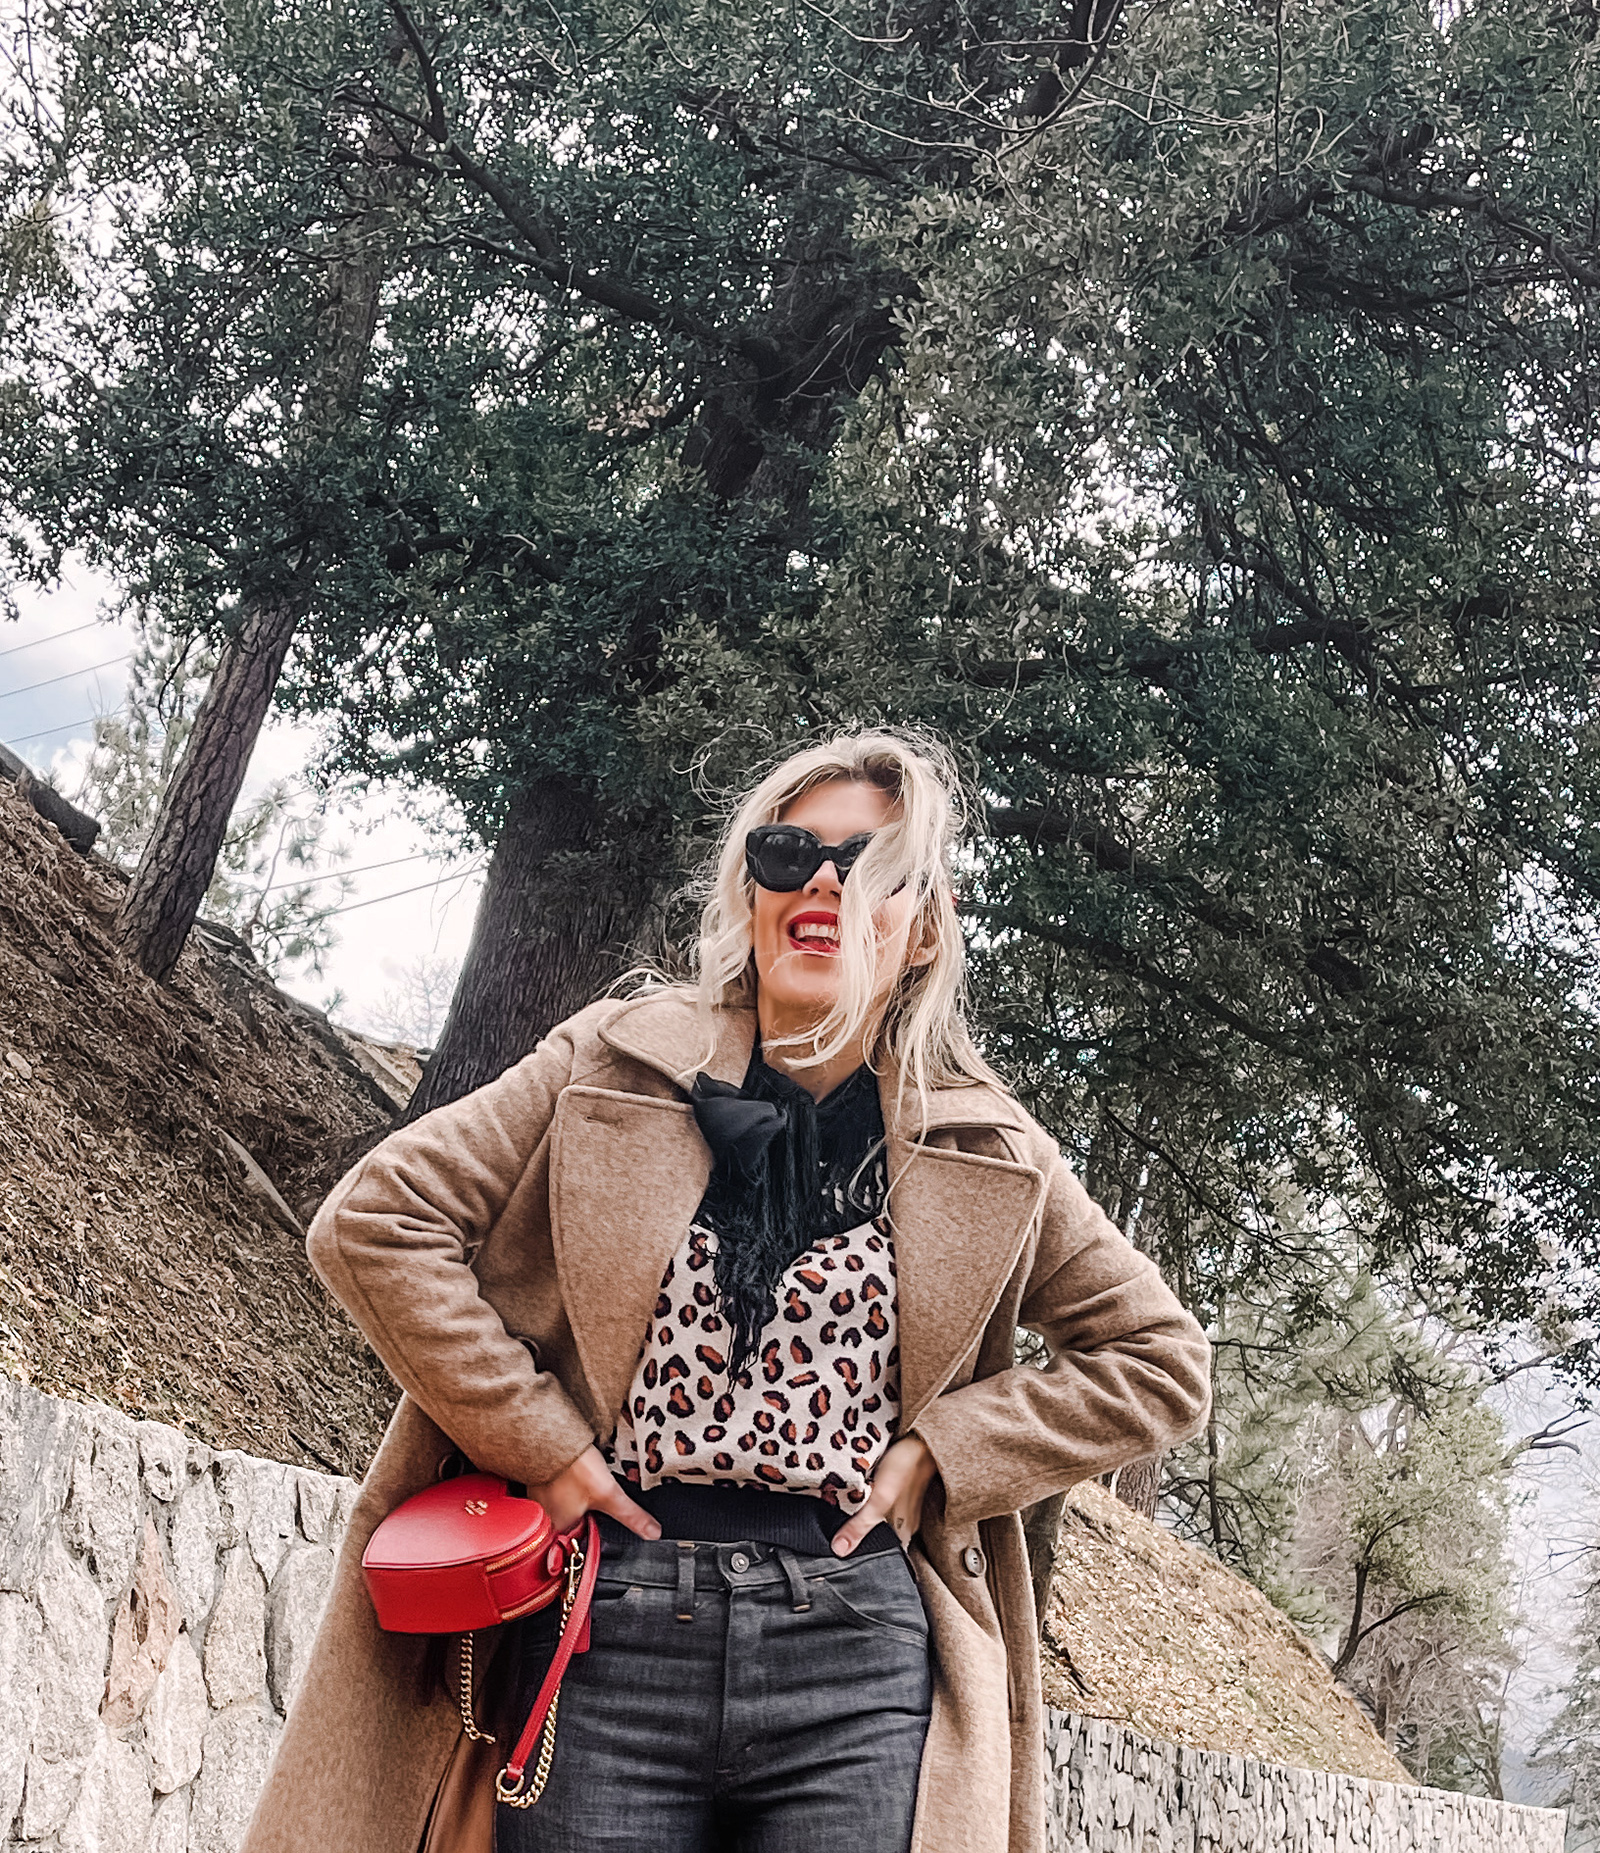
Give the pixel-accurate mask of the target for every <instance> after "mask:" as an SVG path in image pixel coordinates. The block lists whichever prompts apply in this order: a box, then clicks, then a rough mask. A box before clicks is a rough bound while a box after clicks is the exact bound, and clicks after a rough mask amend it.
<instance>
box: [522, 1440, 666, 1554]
mask: <svg viewBox="0 0 1600 1853" xmlns="http://www.w3.org/2000/svg"><path fill="white" fill-rule="evenodd" d="M528 1496H529V1498H531V1499H537V1500H538V1502H539V1504H540V1505H542V1506H543V1507H544V1509H545V1511H546V1512H548V1513H549V1514H550V1522H551V1524H553V1525H554V1526H555V1528H556V1530H557V1531H571V1529H572V1527H573V1526H574V1525H576V1524H577V1522H578V1521H579V1519H581V1518H582V1517H583V1515H584V1513H585V1512H607V1513H609V1514H610V1515H611V1517H612V1518H614V1519H615V1520H616V1521H617V1523H618V1524H619V1525H626V1526H627V1527H628V1529H629V1531H636V1532H637V1533H638V1534H639V1536H640V1537H641V1538H651V1539H654V1538H659V1537H660V1536H661V1527H660V1526H659V1525H658V1524H657V1523H656V1521H655V1520H654V1519H653V1518H652V1517H651V1516H650V1514H649V1513H648V1512H646V1511H645V1509H644V1507H643V1506H640V1505H635V1504H634V1502H633V1501H632V1500H631V1499H630V1498H629V1497H628V1495H627V1494H626V1493H625V1492H623V1490H622V1488H621V1487H620V1486H618V1485H617V1483H616V1481H615V1480H613V1479H612V1477H611V1469H610V1468H609V1467H608V1466H607V1465H606V1463H605V1456H604V1455H603V1454H602V1453H601V1452H600V1450H599V1449H598V1448H594V1447H590V1448H585V1449H584V1451H583V1452H582V1453H581V1454H580V1455H579V1456H578V1458H577V1459H576V1460H575V1461H573V1462H571V1464H570V1465H568V1466H566V1467H563V1468H562V1470H561V1471H560V1473H558V1474H557V1475H556V1477H555V1478H554V1479H553V1480H546V1481H545V1483H544V1485H543V1486H530V1487H529V1488H528Z"/></svg>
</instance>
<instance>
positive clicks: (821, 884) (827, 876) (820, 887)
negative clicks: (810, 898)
mask: <svg viewBox="0 0 1600 1853" xmlns="http://www.w3.org/2000/svg"><path fill="white" fill-rule="evenodd" d="M821 891H831V892H832V893H834V894H842V893H843V892H844V881H843V878H842V877H841V876H840V874H839V871H838V870H837V869H836V868H835V867H834V866H833V864H832V862H824V863H823V865H822V867H821V868H819V869H818V870H817V872H816V874H815V875H813V876H812V877H811V879H810V881H808V882H807V883H806V893H807V894H812V893H817V892H821Z"/></svg>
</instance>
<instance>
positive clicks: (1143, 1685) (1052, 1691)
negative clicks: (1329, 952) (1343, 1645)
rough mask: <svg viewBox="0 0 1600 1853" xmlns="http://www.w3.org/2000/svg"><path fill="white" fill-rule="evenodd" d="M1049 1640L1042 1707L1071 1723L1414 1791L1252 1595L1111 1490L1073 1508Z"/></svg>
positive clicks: (1323, 1673) (1302, 1645)
mask: <svg viewBox="0 0 1600 1853" xmlns="http://www.w3.org/2000/svg"><path fill="white" fill-rule="evenodd" d="M1044 1636H1045V1647H1044V1657H1045V1679H1044V1683H1045V1697H1046V1698H1047V1699H1049V1701H1050V1703H1051V1704H1053V1705H1059V1706H1061V1707H1062V1708H1063V1709H1064V1710H1067V1711H1075V1712H1080V1713H1085V1714H1087V1715H1088V1716H1090V1717H1094V1718H1118V1719H1121V1720H1122V1721H1123V1722H1125V1723H1128V1724H1131V1725H1133V1727H1134V1728H1135V1729H1136V1730H1138V1731H1141V1732H1143V1733H1144V1734H1145V1735H1146V1736H1147V1737H1161V1738H1166V1739H1168V1740H1169V1741H1172V1742H1176V1743H1180V1744H1193V1745H1194V1746H1195V1747H1196V1748H1197V1749H1201V1750H1221V1751H1226V1752H1229V1753H1232V1754H1236V1755H1241V1756H1254V1757H1260V1758H1262V1759H1263V1760H1264V1761H1266V1762H1269V1763H1288V1764H1292V1765H1294V1766H1295V1767H1296V1768H1299V1769H1328V1770H1340V1771H1343V1772H1344V1773H1345V1774H1346V1775H1350V1776H1370V1777H1374V1778H1376V1779H1377V1780H1378V1781H1380V1782H1410V1781H1412V1777H1411V1776H1410V1775H1409V1774H1408V1773H1407V1771H1406V1770H1405V1768H1404V1766H1403V1765H1402V1764H1400V1763H1399V1762H1398V1761H1397V1760H1396V1759H1395V1757H1394V1755H1393V1754H1392V1753H1391V1751H1390V1750H1389V1748H1388V1746H1387V1745H1386V1744H1385V1743H1384V1741H1383V1739H1382V1738H1381V1737H1379V1736H1378V1734H1377V1732H1376V1731H1374V1730H1373V1728H1372V1726H1371V1725H1370V1724H1369V1723H1368V1722H1367V1719H1366V1716H1365V1714H1364V1713H1363V1712H1362V1711H1361V1710H1360V1708H1359V1707H1358V1706H1357V1705H1356V1704H1355V1703H1354V1702H1353V1701H1352V1700H1351V1699H1350V1698H1349V1697H1348V1696H1347V1695H1346V1694H1345V1693H1344V1692H1343V1691H1342V1690H1341V1689H1340V1688H1339V1687H1338V1686H1337V1685H1335V1684H1334V1681H1333V1677H1332V1675H1331V1674H1330V1673H1329V1671H1328V1666H1327V1662H1326V1661H1325V1660H1324V1659H1323V1658H1322V1656H1321V1655H1320V1654H1319V1653H1317V1651H1316V1650H1315V1649H1314V1648H1313V1647H1312V1646H1311V1645H1310V1644H1309V1643H1308V1642H1307V1641H1306V1640H1305V1639H1304V1637H1303V1636H1302V1635H1301V1634H1300V1633H1299V1631H1298V1630H1297V1629H1296V1628H1295V1627H1294V1625H1293V1623H1292V1622H1290V1621H1289V1620H1288V1618H1287V1617H1286V1616H1285V1615H1283V1614H1282V1613H1281V1611H1279V1610H1278V1609H1276V1608H1274V1607H1273V1605H1272V1604H1271V1603H1270V1602H1269V1601H1268V1600H1267V1598H1266V1597H1265V1596H1264V1595H1262V1593H1261V1591H1260V1590H1259V1589H1257V1588H1256V1587H1255V1586H1254V1584H1252V1583H1247V1582H1246V1581H1245V1580H1244V1578H1243V1577H1242V1576H1236V1575H1235V1574H1234V1572H1233V1571H1232V1570H1229V1569H1227V1568H1226V1567H1225V1566H1224V1565H1222V1564H1220V1563H1218V1562H1217V1560H1216V1558H1214V1557H1208V1556H1207V1555H1206V1553H1205V1552H1204V1551H1202V1550H1197V1549H1196V1548H1195V1547H1194V1546H1193V1545H1192V1544H1185V1543H1184V1542H1183V1541H1182V1540H1181V1539H1179V1538H1175V1537H1173V1535H1172V1534H1171V1532H1169V1531H1164V1530H1163V1529H1162V1528H1161V1527H1160V1526H1159V1525H1153V1524H1151V1523H1150V1521H1149V1520H1148V1519H1146V1518H1143V1517H1141V1516H1140V1515H1139V1514H1138V1513H1137V1512H1131V1511H1129V1509H1128V1508H1127V1507H1126V1506H1125V1505H1123V1504H1122V1503H1121V1502H1120V1500H1118V1499H1117V1498H1115V1497H1114V1496H1113V1495H1112V1494H1111V1493H1109V1492H1108V1491H1107V1490H1106V1489H1105V1488H1104V1487H1103V1486H1097V1485H1093V1484H1090V1485H1088V1486H1080V1487H1077V1488H1075V1489H1074V1491H1073V1493H1072V1495H1071V1497H1070V1499H1069V1500H1068V1502H1067V1509H1066V1512H1065V1514H1064V1515H1063V1518H1062V1522H1061V1539H1060V1543H1059V1545H1058V1547H1057V1551H1056V1574H1055V1581H1054V1583H1053V1584H1052V1587H1051V1591H1050V1604H1049V1609H1048V1612H1047V1614H1046V1616H1045V1627H1044Z"/></svg>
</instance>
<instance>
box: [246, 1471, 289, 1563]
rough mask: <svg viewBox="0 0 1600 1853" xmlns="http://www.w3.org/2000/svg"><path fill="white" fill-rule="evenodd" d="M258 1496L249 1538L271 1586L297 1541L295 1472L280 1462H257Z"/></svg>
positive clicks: (248, 1528) (257, 1560)
mask: <svg viewBox="0 0 1600 1853" xmlns="http://www.w3.org/2000/svg"><path fill="white" fill-rule="evenodd" d="M252 1464H253V1465H254V1467H255V1470H256V1473H255V1493H254V1498H253V1501H252V1504H251V1508H250V1523H249V1526H248V1527H247V1530H246V1536H247V1537H248V1538H249V1540H250V1550H251V1553H252V1555H253V1556H254V1557H255V1560H256V1563H257V1564H258V1565H259V1567H260V1570H261V1574H262V1575H263V1576H264V1577H265V1578H266V1580H267V1581H268V1582H269V1583H270V1582H271V1581H272V1579H273V1578H274V1577H275V1576H276V1575H277V1574H278V1565H279V1564H281V1563H282V1562H283V1554H284V1552H285V1551H286V1550H288V1548H289V1544H290V1541H291V1540H292V1539H293V1537H294V1516H295V1506H296V1503H297V1493H296V1485H295V1482H296V1479H297V1475H296V1473H295V1470H294V1468H292V1467H285V1466H281V1465H280V1464H279V1463H278V1462H277V1461H256V1462H254V1463H252Z"/></svg>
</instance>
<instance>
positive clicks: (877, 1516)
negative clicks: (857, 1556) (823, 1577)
mask: <svg viewBox="0 0 1600 1853" xmlns="http://www.w3.org/2000/svg"><path fill="white" fill-rule="evenodd" d="M892 1504H893V1500H892V1498H891V1496H890V1495H889V1494H888V1493H887V1492H885V1491H884V1490H883V1489H881V1488H880V1487H878V1486H876V1485H875V1486H874V1487H873V1489H872V1492H871V1493H870V1495H869V1496H868V1498H867V1503H866V1504H865V1505H864V1506H863V1507H862V1508H861V1510H860V1511H859V1512H858V1513H857V1514H856V1515H855V1517H854V1518H853V1519H851V1521H850V1522H849V1524H848V1525H841V1526H840V1527H839V1529H838V1530H837V1531H836V1532H835V1533H834V1534H833V1546H832V1548H833V1554H834V1556H835V1557H848V1556H849V1555H850V1553H851V1552H852V1551H853V1550H854V1549H855V1548H856V1546H857V1545H858V1544H859V1543H860V1542H861V1540H862V1539H863V1538H864V1537H865V1536H866V1535H867V1533H868V1532H869V1531H871V1530H872V1529H873V1527H874V1526H875V1525H877V1524H878V1523H879V1522H880V1521H881V1520H882V1518H883V1515H884V1513H885V1512H887V1511H888V1509H889V1507H890V1506H891V1505H892Z"/></svg>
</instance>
